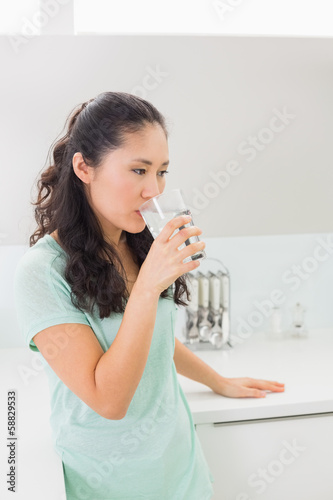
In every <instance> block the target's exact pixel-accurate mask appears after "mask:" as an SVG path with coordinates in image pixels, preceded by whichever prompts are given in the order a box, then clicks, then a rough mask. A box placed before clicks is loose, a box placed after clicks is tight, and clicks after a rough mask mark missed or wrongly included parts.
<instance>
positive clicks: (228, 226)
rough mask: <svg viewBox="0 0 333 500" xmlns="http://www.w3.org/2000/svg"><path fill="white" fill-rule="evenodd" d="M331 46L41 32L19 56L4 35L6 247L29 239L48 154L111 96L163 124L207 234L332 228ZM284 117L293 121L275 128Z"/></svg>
mask: <svg viewBox="0 0 333 500" xmlns="http://www.w3.org/2000/svg"><path fill="white" fill-rule="evenodd" d="M332 49H333V39H315V38H313V39H311V38H308V39H306V38H304V39H302V38H274V37H267V38H265V37H223V36H222V37H214V36H211V37H210V36H207V37H206V36H199V37H198V36H197V37H195V36H194V37H192V36H188V37H186V36H185V37H177V36H175V37H168V36H166V37H163V36H162V37H153V38H152V37H150V36H142V37H131V36H124V37H122V36H105V37H103V36H101V37H97V36H96V37H95V36H87V37H71V36H61V37H57V36H49V37H46V36H44V37H30V39H28V40H27V43H25V44H23V45H21V46H20V47H19V48H18V51H17V52H16V51H15V50H14V48H13V46H12V45H11V43H10V37H2V38H1V39H0V59H1V61H2V74H3V77H2V79H1V82H0V92H1V93H2V95H3V96H5V98H4V99H3V102H2V110H1V116H0V134H1V138H2V158H1V171H2V172H3V174H4V175H5V182H2V183H1V187H0V214H1V215H0V217H1V219H0V234H1V238H0V243H1V244H5V245H20V244H26V243H27V242H28V237H29V235H30V234H31V232H32V230H33V228H34V223H33V211H32V207H31V206H30V205H29V201H30V199H31V193H33V192H34V190H33V188H32V186H33V182H34V181H35V179H36V177H37V176H38V174H39V173H40V171H41V169H42V168H43V167H44V166H45V161H46V157H47V152H48V150H49V147H50V145H51V144H52V142H53V141H54V140H55V139H56V137H57V136H58V135H59V134H60V133H61V131H62V128H63V126H64V123H65V119H66V118H67V116H68V114H69V113H70V111H71V110H72V108H73V107H74V106H75V105H76V104H78V103H80V102H82V101H84V100H86V99H88V98H91V97H92V96H95V95H97V94H98V93H99V92H102V91H106V90H117V91H127V92H133V93H137V94H138V95H141V96H143V97H145V98H147V99H148V100H150V101H152V102H153V103H154V104H155V105H156V106H157V107H158V108H159V109H160V110H161V111H162V112H163V113H164V114H165V115H166V117H167V119H168V121H169V124H170V131H171V136H170V141H169V146H170V148H169V149H170V160H171V165H170V172H171V173H170V174H169V177H168V187H170V188H172V187H181V188H182V189H183V191H184V193H185V195H186V197H187V201H188V203H189V205H190V206H191V207H192V209H193V213H194V214H195V222H196V224H197V225H199V226H200V227H201V228H202V229H203V230H204V231H205V234H206V235H207V236H208V237H234V236H247V235H269V234H296V233H300V234H301V233H309V234H312V233H326V232H330V231H331V229H332V218H331V213H332V208H333V201H332V196H331V185H332V181H333V169H332V167H331V137H332V128H333V126H332V119H331V117H332V114H333V99H332V95H331V94H332V88H333V50H332ZM156 69H159V71H160V72H161V73H162V74H160V76H156ZM154 75H155V76H154ZM284 109H285V110H286V112H287V114H290V115H293V116H294V118H289V119H288V118H287V119H286V121H285V123H283V122H281V121H279V120H276V121H274V116H275V115H276V113H277V112H283V110H284ZM276 110H277V111H276ZM288 121H289V123H287V122H288ZM269 126H270V127H271V128H274V129H275V130H277V128H279V129H280V131H279V132H277V131H275V132H274V131H273V132H269V130H267V127H269ZM253 136H258V137H260V138H261V139H260V144H259V146H258V147H260V148H261V150H260V151H256V150H255V149H254V148H252V153H251V152H250V148H249V146H246V142H248V141H249V140H251V137H253ZM263 141H266V144H263ZM231 161H233V162H237V163H238V166H237V172H238V173H237V174H236V173H235V172H233V174H235V175H231V176H230V182H229V184H228V185H227V186H226V187H221V186H220V185H218V184H217V182H216V181H215V180H214V179H213V177H214V175H215V176H216V175H220V176H224V175H225V173H226V172H227V171H228V169H229V171H230V162H231ZM215 179H216V177H215ZM214 183H215V185H214Z"/></svg>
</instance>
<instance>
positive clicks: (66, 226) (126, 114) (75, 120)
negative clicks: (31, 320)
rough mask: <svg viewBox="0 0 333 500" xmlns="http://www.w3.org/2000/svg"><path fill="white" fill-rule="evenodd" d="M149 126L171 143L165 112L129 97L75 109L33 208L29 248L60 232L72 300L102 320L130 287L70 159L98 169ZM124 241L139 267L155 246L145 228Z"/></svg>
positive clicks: (112, 95)
mask: <svg viewBox="0 0 333 500" xmlns="http://www.w3.org/2000/svg"><path fill="white" fill-rule="evenodd" d="M148 124H159V125H160V126H161V127H162V129H163V130H164V132H165V135H166V138H168V131H167V127H166V123H165V118H164V117H163V116H162V115H161V113H160V112H159V111H158V110H157V109H156V108H155V107H154V106H153V105H152V104H151V103H149V102H147V101H145V100H144V99H142V98H140V97H137V96H135V95H132V94H128V93H125V92H104V93H102V94H99V95H98V96H97V97H96V98H94V99H90V100H89V101H87V102H85V103H83V104H81V105H79V107H78V108H77V109H76V108H74V110H73V111H72V112H71V114H70V115H69V117H68V118H67V121H66V124H65V128H66V125H68V126H67V132H66V134H65V135H64V136H63V137H61V138H60V139H59V140H57V141H56V142H55V143H54V144H53V145H52V146H51V148H50V150H49V158H50V161H49V164H50V163H51V165H50V166H49V167H48V168H47V169H46V170H45V171H43V172H42V173H41V175H40V178H39V180H38V182H37V188H38V197H37V201H36V202H35V203H33V202H32V203H31V204H32V205H34V206H36V208H35V209H34V213H35V219H36V222H37V225H38V227H37V229H36V231H35V232H34V233H33V234H32V235H31V236H30V246H33V245H34V244H35V243H37V241H38V240H39V239H40V238H42V237H43V236H44V235H45V234H51V233H52V232H53V231H55V230H57V232H58V236H59V239H60V243H61V246H62V247H63V249H64V250H65V252H66V253H67V261H66V268H65V278H66V280H67V281H68V283H69V284H70V286H71V290H72V292H71V300H72V302H73V304H74V305H75V307H77V308H79V309H81V310H84V311H88V312H90V313H91V312H92V311H93V308H94V306H95V305H96V306H97V307H98V308H99V315H100V318H101V319H103V318H106V317H108V316H110V314H111V312H116V313H122V312H124V310H125V303H124V299H127V298H128V294H127V290H126V284H125V280H124V278H123V276H122V275H121V274H120V273H119V272H118V271H117V269H116V267H115V265H114V262H117V263H118V264H119V266H120V269H122V272H123V273H124V275H125V270H124V267H123V265H122V263H121V260H120V258H119V255H118V253H117V249H116V248H115V247H114V246H113V245H112V244H110V243H108V242H107V241H105V240H104V238H103V233H102V229H101V226H100V223H99V221H98V219H97V217H96V216H95V214H94V212H93V211H92V209H91V207H90V205H89V203H88V201H87V198H86V194H85V191H84V187H83V182H82V181H81V180H80V179H79V178H78V177H77V175H76V174H75V172H74V170H73V167H72V158H73V155H74V154H75V153H76V152H81V154H82V157H83V159H84V161H85V163H86V164H87V165H89V166H90V167H94V168H98V166H99V165H100V164H101V162H102V161H103V158H104V156H105V155H106V154H107V153H109V152H110V151H114V150H115V149H117V148H119V147H121V146H122V145H123V144H124V141H125V134H127V133H133V132H138V131H140V130H141V129H142V128H143V127H145V126H146V125H148ZM52 149H53V151H52ZM126 239H127V244H128V246H129V247H130V248H131V250H132V252H133V254H134V256H135V257H136V260H137V264H138V266H139V267H141V265H142V263H143V262H144V260H145V258H146V256H147V254H148V252H149V249H150V247H151V245H152V243H153V241H154V240H153V237H152V235H151V234H150V232H149V230H148V228H147V226H146V227H145V229H144V230H143V231H142V232H141V233H137V234H132V233H129V232H127V231H126ZM103 255H104V256H106V257H107V258H108V259H105V258H102V256H103ZM186 279H187V275H186V274H184V275H183V276H180V277H179V278H178V279H177V280H176V281H175V283H174V293H173V300H174V302H175V303H176V304H178V305H184V306H185V305H187V303H186V302H184V301H183V300H182V299H181V297H182V296H183V294H184V293H186V297H187V300H188V299H189V291H188V288H187V285H186ZM171 287H172V285H171V286H170V287H169V288H171ZM168 296H169V297H170V295H169V289H166V290H164V291H163V292H162V293H161V297H164V298H166V297H168Z"/></svg>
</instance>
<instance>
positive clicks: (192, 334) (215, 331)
mask: <svg viewBox="0 0 333 500" xmlns="http://www.w3.org/2000/svg"><path fill="white" fill-rule="evenodd" d="M187 277H188V281H189V283H188V288H189V292H190V300H189V304H188V305H187V306H186V307H185V312H186V325H185V327H184V328H183V334H184V337H185V341H184V342H183V343H184V344H185V345H187V347H189V348H190V349H192V350H203V349H230V348H231V347H232V343H231V340H230V273H229V271H228V269H227V268H226V267H225V265H224V264H223V262H221V261H220V260H219V259H214V258H209V257H206V258H205V259H203V260H201V263H200V271H198V270H196V271H190V272H189V273H188V274H187Z"/></svg>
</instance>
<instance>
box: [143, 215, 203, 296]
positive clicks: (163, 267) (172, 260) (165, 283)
mask: <svg viewBox="0 0 333 500" xmlns="http://www.w3.org/2000/svg"><path fill="white" fill-rule="evenodd" d="M190 220H191V217H190V218H188V217H187V216H184V215H181V216H179V217H175V218H174V219H171V220H170V221H169V222H168V223H167V224H166V225H165V226H164V228H163V229H162V231H161V232H160V234H159V235H158V236H157V237H156V238H155V240H154V241H153V243H152V245H151V247H150V250H149V252H148V254H147V257H146V259H145V261H144V262H143V264H142V266H141V268H140V272H139V274H138V277H137V282H139V283H140V285H142V286H146V287H148V288H149V289H150V290H155V291H156V292H157V293H158V294H159V295H160V294H161V293H162V292H163V290H166V289H167V288H168V287H169V286H170V285H172V283H174V282H175V281H176V279H177V278H179V277H180V276H182V275H183V274H185V273H188V272H189V271H193V270H194V269H196V268H197V267H198V266H199V265H200V262H199V261H198V260H192V261H190V262H185V263H184V262H183V260H184V259H186V257H189V256H191V255H193V254H195V253H196V252H198V251H200V250H203V249H204V248H205V246H206V245H205V243H204V242H203V241H198V242H196V243H191V244H190V245H187V246H185V247H184V248H182V249H181V250H178V247H180V246H181V245H182V244H183V243H185V241H186V240H187V239H188V238H190V237H191V236H198V235H200V234H201V233H202V231H201V229H199V228H198V227H197V226H189V227H185V228H183V229H180V230H179V231H178V232H177V233H176V234H175V235H174V236H173V237H172V238H171V236H172V234H173V233H174V231H175V230H176V229H178V228H179V227H181V226H184V225H185V224H188V223H189V222H190ZM170 238H171V239H170Z"/></svg>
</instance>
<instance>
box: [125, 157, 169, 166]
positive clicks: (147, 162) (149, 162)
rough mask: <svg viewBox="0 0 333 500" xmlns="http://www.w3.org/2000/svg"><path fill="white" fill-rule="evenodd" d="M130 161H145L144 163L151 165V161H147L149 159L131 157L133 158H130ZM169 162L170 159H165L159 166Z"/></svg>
mask: <svg viewBox="0 0 333 500" xmlns="http://www.w3.org/2000/svg"><path fill="white" fill-rule="evenodd" d="M131 161H139V162H141V163H145V164H146V165H152V162H151V161H149V160H144V159H143V158H134V159H133V160H131ZM169 163H170V161H169V160H168V161H165V162H164V163H162V165H161V166H162V167H163V165H169Z"/></svg>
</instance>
